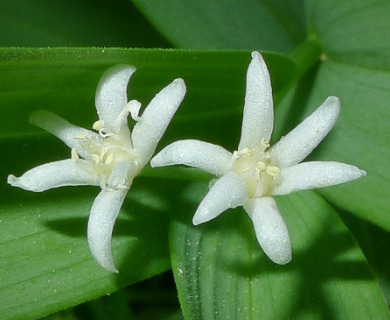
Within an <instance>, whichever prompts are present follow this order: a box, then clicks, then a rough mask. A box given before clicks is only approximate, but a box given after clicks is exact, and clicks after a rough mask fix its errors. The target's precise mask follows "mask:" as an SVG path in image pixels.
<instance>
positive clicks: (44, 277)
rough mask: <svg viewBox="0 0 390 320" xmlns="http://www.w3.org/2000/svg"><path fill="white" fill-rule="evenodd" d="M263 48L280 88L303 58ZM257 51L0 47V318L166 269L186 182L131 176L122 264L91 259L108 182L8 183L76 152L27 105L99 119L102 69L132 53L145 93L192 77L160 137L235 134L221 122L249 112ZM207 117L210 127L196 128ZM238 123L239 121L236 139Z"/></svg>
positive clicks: (136, 79) (120, 239)
mask: <svg viewBox="0 0 390 320" xmlns="http://www.w3.org/2000/svg"><path fill="white" fill-rule="evenodd" d="M265 58H266V60H267V62H268V64H269V65H270V67H271V73H272V80H273V82H274V88H275V92H276V94H277V95H278V94H281V92H282V91H283V87H284V86H286V85H287V84H288V83H289V81H290V79H291V78H292V76H293V73H294V70H295V69H294V65H293V64H292V63H291V61H290V60H288V59H286V58H285V57H282V56H281V55H275V54H266V55H265ZM249 61H250V54H249V53H248V52H219V53H216V52H196V51H172V50H125V49H89V48H88V49H87V48H85V49H0V69H1V70H2V72H1V73H0V87H1V88H2V90H1V92H0V127H1V131H0V147H1V150H2V151H3V155H4V156H3V158H2V159H3V161H2V166H1V168H0V173H1V176H2V177H3V183H2V184H1V191H2V203H1V206H0V251H1V252H2V263H1V264H0V273H1V274H2V281H1V285H0V300H1V301H2V304H1V306H0V318H1V319H15V318H27V317H30V318H36V317H40V316H43V315H45V314H48V313H51V312H54V311H56V310H60V309H64V308H67V307H70V306H73V305H76V304H79V303H81V302H83V301H87V300H90V299H93V298H96V297H99V296H102V295H104V294H107V293H110V292H114V291H116V290H118V289H120V288H122V287H124V286H126V285H129V284H131V283H135V282H138V281H141V280H143V279H146V278H148V277H151V276H153V275H156V274H159V273H161V272H163V271H165V270H167V269H169V268H170V262H169V256H168V235H167V229H168V220H169V215H170V213H171V212H174V211H176V202H177V201H176V194H175V192H172V190H179V189H181V188H182V184H183V183H184V182H183V181H179V179H178V181H174V180H172V179H166V180H161V179H156V178H150V177H149V178H148V177H140V178H137V179H136V180H135V181H134V183H133V186H132V188H131V190H130V192H129V195H128V197H127V199H126V200H125V203H124V206H123V207H122V211H121V214H120V216H119V218H118V221H117V223H116V226H115V229H114V233H113V256H114V261H115V263H116V266H117V268H118V269H119V271H120V273H119V275H113V274H110V273H108V272H107V271H105V270H104V269H102V268H101V267H100V266H99V265H98V264H97V263H96V262H95V261H94V259H93V257H92V255H91V254H90V252H89V249H88V245H87V240H86V223H87V218H88V213H89V210H90V207H91V205H92V202H93V200H94V198H95V196H96V195H97V194H98V192H99V188H93V187H77V188H70V187H69V188H60V189H56V190H49V191H47V192H44V193H31V192H27V191H24V190H20V189H16V188H11V187H10V186H9V185H6V183H5V181H6V177H7V175H8V174H10V173H13V174H16V175H20V174H21V173H23V172H24V171H26V170H28V169H30V168H32V167H34V166H36V165H39V164H43V163H47V162H50V161H54V160H60V159H65V158H69V156H70V150H69V149H68V148H67V147H66V146H64V144H63V143H62V142H61V141H59V140H58V139H56V138H55V137H53V136H51V135H48V134H46V133H44V132H43V131H42V130H41V129H38V128H35V127H33V126H31V125H30V124H28V122H27V119H28V117H29V115H30V113H31V112H32V111H34V110H37V109H48V110H50V111H53V112H55V113H57V114H59V115H61V116H63V117H64V118H66V119H67V120H69V121H71V122H73V123H75V124H78V125H81V126H84V127H89V128H90V127H91V126H92V123H93V122H95V121H96V118H97V115H96V110H95V107H94V93H95V89H96V85H97V83H98V80H99V78H100V76H101V74H102V73H103V71H104V70H105V69H106V68H108V67H109V66H112V65H113V64H115V63H130V64H134V65H135V66H136V67H137V68H138V71H137V72H136V73H135V75H134V76H133V78H132V80H131V83H130V86H129V97H130V98H131V99H138V100H140V101H141V102H143V104H144V105H147V103H148V102H149V101H150V100H151V98H152V97H153V96H154V95H155V94H156V93H157V92H158V91H159V90H161V89H162V88H163V87H164V86H166V85H167V84H168V83H170V82H171V81H172V80H173V79H174V78H176V77H179V76H180V77H183V78H184V79H185V80H186V83H187V85H188V94H187V96H186V98H185V101H184V103H183V104H182V106H181V108H180V110H179V112H178V114H177V117H176V118H175V121H173V122H172V124H171V126H170V128H169V129H168V132H167V133H168V134H167V136H166V137H165V141H163V142H162V144H161V145H164V144H165V143H167V141H169V140H172V139H175V140H177V139H180V138H186V137H188V136H192V137H194V136H195V137H198V138H199V137H200V138H210V139H215V140H217V142H219V143H221V142H222V143H225V144H227V145H229V144H232V143H233V142H232V141H231V139H230V137H231V135H230V134H225V133H223V132H221V130H218V126H219V127H221V126H226V123H229V125H230V124H232V126H233V127H234V126H239V124H240V122H241V120H240V118H241V112H242V104H243V100H244V87H245V83H244V79H245V72H246V68H247V64H248V62H249ZM221 92H224V93H225V94H223V95H221ZM227 121H228V122H227ZM215 123H217V125H216V127H215V128H212V125H214V124H215ZM205 125H206V126H209V127H210V130H199V128H202V126H203V127H204V126H205ZM237 132H238V131H234V130H232V134H234V137H235V138H237V139H238V137H236V133H237ZM234 144H236V142H234ZM145 171H146V172H145V175H149V176H152V175H153V174H154V173H152V172H154V170H145ZM163 172H164V171H162V173H163ZM177 172H179V174H177V173H176V175H177V176H179V175H180V178H181V179H183V177H184V179H186V177H185V175H181V174H180V171H177ZM155 175H156V176H159V175H160V174H155ZM195 175H197V174H193V175H192V176H190V178H191V179H192V178H193V177H195Z"/></svg>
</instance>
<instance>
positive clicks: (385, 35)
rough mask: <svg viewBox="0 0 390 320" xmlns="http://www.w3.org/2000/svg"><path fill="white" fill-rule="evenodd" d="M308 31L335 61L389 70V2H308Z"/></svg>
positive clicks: (361, 0)
mask: <svg viewBox="0 0 390 320" xmlns="http://www.w3.org/2000/svg"><path fill="white" fill-rule="evenodd" d="M306 11H307V21H308V29H309V33H310V34H312V36H317V37H319V38H320V40H321V42H322V44H323V47H324V51H325V54H326V56H328V57H329V58H331V59H334V60H336V61H342V62H345V63H346V64H353V65H356V66H365V67H367V68H374V69H378V70H390V37H389V34H390V31H389V30H390V20H389V13H390V2H389V1H386V0H385V1H378V0H356V1H348V0H343V1H338V0H329V1H316V0H308V1H307V5H306Z"/></svg>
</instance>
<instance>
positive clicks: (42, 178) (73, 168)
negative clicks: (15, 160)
mask: <svg viewBox="0 0 390 320" xmlns="http://www.w3.org/2000/svg"><path fill="white" fill-rule="evenodd" d="M7 181H8V183H9V184H10V185H12V186H13V187H19V188H22V189H25V190H29V191H34V192H42V191H45V190H48V189H53V188H58V187H63V186H79V185H95V186H98V185H99V184H100V179H99V177H98V175H97V174H96V172H94V171H93V170H91V169H90V167H89V166H88V165H87V164H86V163H85V161H84V160H72V159H68V160H61V161H56V162H50V163H46V164H43V165H41V166H38V167H35V168H33V169H31V170H29V171H27V172H26V173H24V174H23V175H22V176H21V177H19V178H17V177H15V176H14V175H9V176H8V180H7Z"/></svg>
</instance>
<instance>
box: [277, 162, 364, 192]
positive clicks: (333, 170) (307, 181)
mask: <svg viewBox="0 0 390 320" xmlns="http://www.w3.org/2000/svg"><path fill="white" fill-rule="evenodd" d="M365 175H366V172H365V171H363V170H360V169H359V168H357V167H355V166H351V165H349V164H345V163H341V162H332V161H312V162H303V163H300V164H297V165H295V166H292V167H290V168H286V169H283V170H282V172H281V174H280V176H279V178H278V184H277V185H275V186H274V188H273V194H275V195H285V194H289V193H292V192H296V191H301V190H309V189H316V188H323V187H329V186H334V185H337V184H341V183H344V182H348V181H351V180H355V179H358V178H361V177H363V176H365Z"/></svg>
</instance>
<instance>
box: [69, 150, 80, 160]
mask: <svg viewBox="0 0 390 320" xmlns="http://www.w3.org/2000/svg"><path fill="white" fill-rule="evenodd" d="M70 155H71V159H72V160H79V159H80V156H79V154H78V153H77V151H76V149H75V148H72V149H71V151H70Z"/></svg>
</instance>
